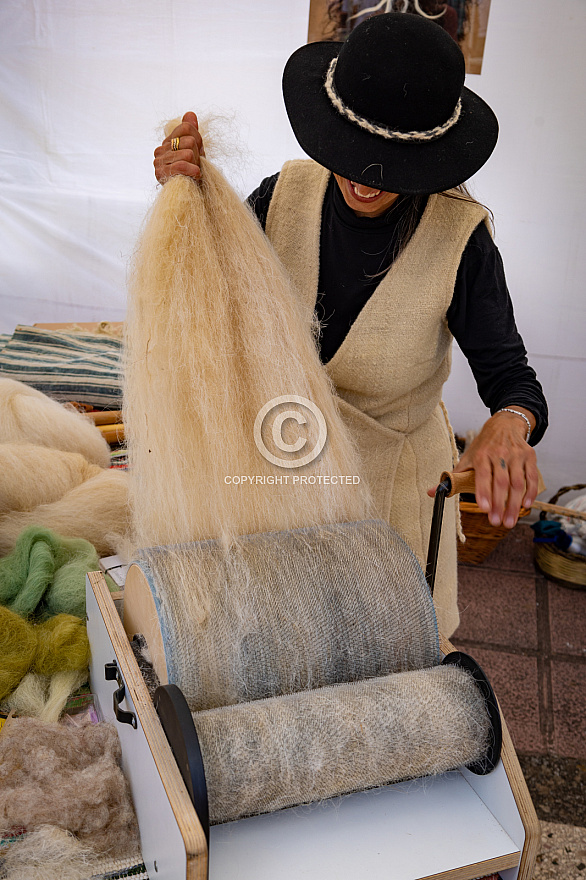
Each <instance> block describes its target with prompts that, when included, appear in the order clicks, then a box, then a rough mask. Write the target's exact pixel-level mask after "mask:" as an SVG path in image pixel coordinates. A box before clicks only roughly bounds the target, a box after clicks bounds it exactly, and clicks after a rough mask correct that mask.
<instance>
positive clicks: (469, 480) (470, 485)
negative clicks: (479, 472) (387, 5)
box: [440, 471, 476, 498]
mask: <svg viewBox="0 0 586 880" xmlns="http://www.w3.org/2000/svg"><path fill="white" fill-rule="evenodd" d="M440 481H441V482H442V483H444V482H446V483H448V485H449V486H450V490H449V492H448V493H447V497H448V498H451V497H452V495H457V494H458V493H459V492H468V493H470V494H471V495H473V494H474V490H475V488H476V482H475V479H474V471H462V473H460V474H453V473H450V471H444V472H443V474H442V475H441V477H440Z"/></svg>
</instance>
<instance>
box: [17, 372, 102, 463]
mask: <svg viewBox="0 0 586 880" xmlns="http://www.w3.org/2000/svg"><path fill="white" fill-rule="evenodd" d="M0 443H34V444H36V445H38V446H50V447H53V448H55V449H62V450H63V451H64V452H78V453H80V454H81V455H83V456H84V458H86V459H87V460H88V461H90V462H92V463H93V464H97V465H99V466H100V467H103V468H107V467H109V464H110V447H109V446H108V444H107V443H106V441H105V440H104V438H103V437H102V435H101V434H100V432H99V431H98V429H97V428H96V426H95V425H94V423H93V422H92V421H91V420H90V419H88V418H86V416H84V415H82V414H81V413H78V412H76V411H75V410H74V409H73V408H71V407H67V406H63V405H62V404H61V403H58V402H57V401H56V400H52V399H51V398H50V397H47V395H46V394H43V393H42V391H37V389H36V388H31V386H30V385H25V384H24V382H17V381H16V380H15V379H5V378H0Z"/></svg>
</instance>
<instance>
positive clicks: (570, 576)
mask: <svg viewBox="0 0 586 880" xmlns="http://www.w3.org/2000/svg"><path fill="white" fill-rule="evenodd" d="M578 489H586V483H577V484H576V485H575V486H562V488H561V489H560V490H559V491H558V492H556V494H555V495H554V496H553V498H550V499H549V503H550V504H557V501H558V499H559V498H560V497H561V496H562V495H564V494H565V493H566V492H573V491H575V490H578ZM546 518H547V517H546V514H545V513H542V514H541V516H540V519H546ZM533 558H534V560H535V565H536V566H537V568H538V569H539V571H540V572H541V573H542V574H544V575H545V577H546V578H548V579H549V580H550V581H555V582H556V583H558V584H561V585H562V586H563V587H572V588H573V589H583V588H584V587H586V556H582V554H580V553H569V552H568V551H567V550H560V549H559V548H558V547H556V546H555V545H554V544H537V543H535V544H534V545H533Z"/></svg>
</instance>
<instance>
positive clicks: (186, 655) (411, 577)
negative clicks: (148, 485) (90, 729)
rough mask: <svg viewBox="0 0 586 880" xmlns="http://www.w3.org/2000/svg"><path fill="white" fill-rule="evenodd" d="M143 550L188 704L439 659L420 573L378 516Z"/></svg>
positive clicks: (175, 679) (202, 705) (172, 674)
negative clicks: (230, 541)
mask: <svg viewBox="0 0 586 880" xmlns="http://www.w3.org/2000/svg"><path fill="white" fill-rule="evenodd" d="M141 553H142V562H141V563H140V565H141V567H142V569H143V571H144V573H145V574H146V576H147V579H148V580H149V583H150V586H151V590H152V592H153V596H154V598H155V603H156V604H157V608H158V613H159V621H160V624H161V629H162V634H163V642H164V645H165V654H166V661H167V671H168V676H169V682H170V683H174V684H177V685H178V686H179V687H180V688H181V689H182V691H183V693H184V694H185V697H186V699H187V702H188V704H189V706H190V709H191V710H192V711H197V710H200V709H209V708H213V707H216V706H225V705H229V704H233V703H239V702H243V701H247V700H258V699H262V698H265V697H272V696H275V695H278V694H290V693H294V692H296V691H300V690H304V689H307V688H319V687H323V686H326V685H332V684H336V683H339V682H348V681H357V680H360V679H365V678H373V677H375V676H382V675H387V674H388V673H390V672H399V671H404V670H410V669H421V668H425V667H430V666H433V665H434V664H436V663H438V662H439V646H438V633H437V626H436V621H435V614H434V610H433V603H432V600H431V597H430V594H429V589H428V587H427V584H426V582H425V579H424V577H423V573H422V571H421V569H420V567H419V565H418V563H417V561H416V559H415V557H414V555H413V553H412V552H411V550H410V549H409V548H408V547H407V545H406V544H405V543H404V542H403V541H402V540H401V539H400V538H399V536H398V535H397V534H396V532H394V530H393V529H392V528H391V527H390V526H389V525H387V524H386V523H383V522H381V521H378V520H370V521H364V522H358V523H343V524H336V525H328V526H320V527H316V528H307V529H298V530H294V531H289V532H274V533H269V534H259V535H251V536H246V537H244V538H242V539H240V540H239V541H238V542H237V543H236V544H235V545H234V546H233V549H232V550H231V551H230V552H226V551H224V550H222V549H221V548H220V546H219V545H218V544H217V543H216V542H213V541H209V542H201V543H197V544H188V545H179V546H177V547H175V548H165V547H162V548H153V549H149V550H144V551H141Z"/></svg>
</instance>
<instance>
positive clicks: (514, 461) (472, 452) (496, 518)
mask: <svg viewBox="0 0 586 880" xmlns="http://www.w3.org/2000/svg"><path fill="white" fill-rule="evenodd" d="M511 406H513V404H511ZM515 409H518V410H520V411H521V412H523V413H524V414H525V415H526V416H527V418H528V419H529V421H530V423H531V427H532V428H534V427H535V418H534V416H533V414H532V413H530V412H529V410H526V409H523V408H522V407H520V406H515ZM526 436H527V423H526V422H525V421H524V419H522V418H520V417H519V416H517V415H515V414H514V413H508V412H498V413H495V414H494V415H493V416H492V417H491V418H490V419H489V420H488V421H487V422H485V424H484V426H483V427H482V430H481V431H480V433H479V434H478V435H477V437H475V439H474V440H473V441H472V443H471V444H470V447H469V448H468V449H466V451H465V452H464V454H463V455H462V458H461V459H460V461H459V462H458V465H457V467H455V468H454V472H455V473H460V472H462V471H467V470H470V469H473V470H474V474H475V483H476V503H477V504H478V506H479V507H480V509H481V510H483V511H484V512H485V513H487V514H488V519H489V522H490V523H491V525H493V526H499V525H500V524H501V523H502V524H503V525H504V526H505V527H506V528H507V529H512V528H513V526H514V525H515V523H516V522H517V519H518V517H519V511H520V509H521V507H526V508H529V507H531V505H532V504H533V502H534V500H535V496H536V495H537V494H538V485H539V482H538V480H539V476H538V471H537V458H536V455H535V451H534V450H533V448H532V447H531V446H529V444H528V443H527V442H526V440H525V437H526ZM434 494H435V488H434V489H429V490H428V495H431V496H433V495H434Z"/></svg>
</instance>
